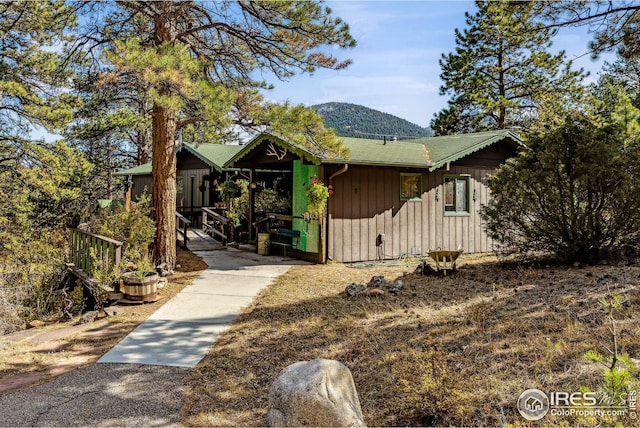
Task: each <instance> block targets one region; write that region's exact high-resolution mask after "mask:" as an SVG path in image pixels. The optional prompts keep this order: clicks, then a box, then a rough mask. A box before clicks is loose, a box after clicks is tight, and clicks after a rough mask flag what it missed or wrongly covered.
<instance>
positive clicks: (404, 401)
mask: <svg viewBox="0 0 640 428" xmlns="http://www.w3.org/2000/svg"><path fill="white" fill-rule="evenodd" d="M417 264H418V263H417V262H416V263H413V264H407V265H404V266H402V265H401V266H389V267H380V266H377V267H375V268H360V269H357V268H352V267H347V266H344V265H339V264H333V265H331V264H330V265H324V266H323V265H317V266H301V267H294V268H293V269H291V270H290V271H289V273H288V274H286V275H284V276H282V277H280V278H279V279H278V280H277V282H276V283H275V284H274V285H273V286H271V287H270V288H268V289H267V290H265V291H264V292H263V293H262V294H261V295H260V296H259V298H258V299H257V300H256V301H255V303H254V304H253V306H252V307H250V308H249V309H248V310H247V311H246V312H245V313H244V314H243V315H242V316H241V317H240V318H239V319H238V320H237V322H236V323H235V324H234V326H233V327H232V328H231V330H230V331H228V332H227V333H225V334H224V335H223V336H222V337H221V338H220V340H219V342H218V343H217V344H216V345H215V346H214V347H213V348H212V350H211V352H210V354H209V355H208V356H207V357H206V358H205V359H204V360H203V361H202V362H201V363H200V364H199V365H198V366H197V367H196V369H195V370H194V373H193V375H192V377H191V380H190V385H189V392H188V397H187V401H186V404H185V406H184V409H183V422H184V423H185V424H186V425H195V426H262V425H265V423H266V411H267V397H268V390H269V387H270V385H271V383H272V382H273V380H274V379H275V378H276V376H277V375H278V373H279V372H280V370H282V369H283V368H284V367H286V366H287V365H289V364H292V363H294V362H296V361H301V360H311V359H314V358H330V359H336V360H339V361H341V362H342V363H344V364H345V365H346V366H347V367H349V368H350V369H351V371H352V373H353V376H354V380H355V383H356V387H357V389H358V393H359V396H360V401H361V404H362V409H363V413H364V416H365V420H366V422H367V424H369V425H370V426H397V425H408V426H415V425H456V426H460V425H467V426H468V425H474V426H495V425H507V424H516V425H525V426H527V425H530V424H531V423H530V422H528V421H527V420H525V419H523V418H522V417H521V416H520V414H519V413H518V410H517V408H516V402H517V399H518V397H519V395H520V394H521V393H522V392H523V391H525V390H526V389H529V388H539V389H541V390H543V391H569V392H574V391H579V390H581V388H589V389H591V390H594V391H596V390H599V389H600V388H602V387H603V385H604V371H605V367H604V364H600V363H594V362H592V361H590V360H589V359H587V358H586V357H585V354H587V352H588V351H597V352H599V353H600V354H602V355H603V356H604V357H605V361H603V362H604V363H607V364H608V362H607V361H606V359H607V358H608V357H609V356H610V355H611V354H610V353H609V350H613V349H614V344H613V341H614V336H615V339H616V345H615V346H616V347H617V353H618V355H620V356H621V358H620V359H621V360H623V359H624V358H622V356H623V355H624V354H628V355H629V356H630V357H631V358H635V360H632V361H631V365H635V366H636V368H637V367H638V360H637V358H640V266H638V265H636V264H629V263H620V264H617V265H598V266H576V267H565V266H550V265H546V264H545V263H542V264H528V265H525V264H517V263H510V264H506V265H502V264H500V263H498V262H497V260H496V259H495V258H493V257H488V256H484V257H477V256H476V257H469V256H467V257H462V258H461V259H460V260H459V269H458V271H457V272H456V273H455V274H451V275H447V276H446V277H436V276H421V275H416V274H414V273H413V271H414V269H415V267H416V266H417ZM361 267H364V266H361ZM374 275H384V276H385V278H386V279H388V280H396V279H401V280H402V281H403V289H402V290H400V291H399V292H398V294H397V295H394V294H390V293H385V294H379V293H377V294H374V295H371V296H368V297H362V296H358V297H353V298H349V297H347V295H346V293H345V288H346V287H347V286H348V285H350V284H351V283H354V282H355V283H360V282H365V283H366V282H368V281H369V280H370V279H371V277H372V276H374ZM608 296H617V297H615V299H619V300H618V301H619V302H620V307H619V308H618V309H615V310H614V311H613V312H610V311H609V310H608V309H607V302H608V301H611V299H612V297H608ZM610 313H611V314H612V315H613V317H614V320H615V321H614V323H613V324H612V323H611V321H610V318H609V314H610ZM612 326H613V327H615V331H616V334H615V335H614V334H612V330H611V329H612V328H613V327H612ZM634 376H635V377H634V378H631V379H630V380H628V381H626V383H624V384H623V385H618V386H617V387H618V388H627V390H628V389H629V388H637V385H638V378H637V372H636V374H635V375H634ZM634 385H635V386H634ZM540 422H543V423H544V425H553V424H561V425H596V424H606V425H609V424H615V423H616V422H617V423H619V424H622V425H624V426H628V425H633V424H636V425H637V424H638V422H637V419H636V420H632V419H629V418H628V417H623V418H621V419H615V418H613V419H612V418H608V419H607V418H605V419H603V418H600V419H598V418H578V417H569V416H552V415H551V414H548V415H547V416H546V417H545V419H543V420H542V421H540Z"/></svg>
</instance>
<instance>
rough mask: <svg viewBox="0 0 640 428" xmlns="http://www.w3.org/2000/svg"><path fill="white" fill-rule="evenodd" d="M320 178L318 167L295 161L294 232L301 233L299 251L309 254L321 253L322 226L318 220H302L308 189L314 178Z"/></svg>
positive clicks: (305, 208)
mask: <svg viewBox="0 0 640 428" xmlns="http://www.w3.org/2000/svg"><path fill="white" fill-rule="evenodd" d="M319 176H320V167H319V166H318V165H305V164H303V163H302V162H301V161H299V160H296V161H293V230H298V231H300V245H298V249H299V250H302V251H305V252H307V253H318V252H320V224H319V222H318V220H310V221H306V220H305V219H303V218H302V216H303V214H304V213H305V212H307V194H306V189H307V186H308V185H309V183H310V182H311V178H312V177H319Z"/></svg>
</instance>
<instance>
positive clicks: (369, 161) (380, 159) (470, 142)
mask: <svg viewBox="0 0 640 428" xmlns="http://www.w3.org/2000/svg"><path fill="white" fill-rule="evenodd" d="M265 138H270V139H275V140H277V141H278V143H279V144H282V145H283V146H284V147H286V148H288V149H289V150H290V151H292V152H294V153H297V154H298V155H300V156H304V157H305V158H306V159H307V160H308V161H310V162H313V163H316V164H319V163H333V164H335V163H348V164H352V165H378V166H400V167H411V168H428V169H429V170H430V171H434V170H436V169H438V168H440V167H442V166H444V165H446V164H447V163H448V162H455V161H456V160H458V159H461V158H463V157H465V156H468V155H470V154H471V153H474V152H476V151H478V150H481V149H483V148H485V147H487V146H489V145H491V144H493V143H496V142H498V141H501V140H503V139H507V140H511V141H513V142H514V143H515V144H518V145H522V144H523V142H522V140H521V139H520V137H518V136H517V135H516V134H514V133H513V132H511V131H506V130H498V131H486V132H476V133H472V134H459V135H446V136H443V137H432V138H420V139H415V140H399V141H391V140H387V142H386V144H385V142H384V141H383V140H371V139H366V138H343V139H342V140H343V141H344V145H345V146H346V147H347V149H349V157H348V158H340V157H337V158H322V157H318V156H317V155H314V154H312V153H310V152H309V151H307V150H305V149H303V148H301V147H298V146H296V145H294V144H290V143H288V142H286V141H284V140H283V139H282V138H280V137H276V136H273V135H270V134H266V133H263V134H259V135H258V136H256V137H255V138H254V139H253V140H251V142H249V143H248V144H247V145H244V146H239V145H225V144H200V145H198V146H194V145H191V144H185V145H184V146H183V148H184V149H185V150H187V151H189V152H190V153H192V154H193V155H194V156H196V157H198V158H199V159H200V160H202V161H203V162H205V163H206V164H208V165H210V166H211V167H213V168H215V169H216V170H218V171H222V169H229V168H230V167H232V166H233V163H234V162H236V161H238V160H240V159H242V158H243V157H244V156H245V155H246V154H247V153H249V152H250V151H251V150H252V149H253V148H254V147H255V146H256V145H257V144H259V143H261V142H262V141H263V140H264V139H265ZM115 174H116V175H145V174H151V163H148V164H145V165H140V166H136V167H134V168H131V169H127V170H124V171H119V172H116V173H115Z"/></svg>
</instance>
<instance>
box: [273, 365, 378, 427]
mask: <svg viewBox="0 0 640 428" xmlns="http://www.w3.org/2000/svg"><path fill="white" fill-rule="evenodd" d="M267 423H268V424H269V426H272V427H292V426H298V427H299V426H324V427H366V424H365V423H364V419H363V417H362V410H361V409H360V400H359V399H358V392H357V391H356V386H355V384H354V383H353V377H352V376H351V372H350V371H349V369H348V368H347V367H346V366H345V365H344V364H342V363H340V362H338V361H335V360H324V359H316V360H312V361H300V362H297V363H295V364H292V365H290V366H289V367H286V368H285V369H284V370H282V371H281V372H280V374H279V375H278V377H277V378H276V380H275V381H274V382H273V385H271V389H270V390H269V411H268V413H267Z"/></svg>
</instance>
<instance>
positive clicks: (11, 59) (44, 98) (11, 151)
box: [0, 0, 75, 167]
mask: <svg viewBox="0 0 640 428" xmlns="http://www.w3.org/2000/svg"><path fill="white" fill-rule="evenodd" d="M74 22H75V21H74V14H73V11H72V9H71V8H69V7H68V6H67V5H66V3H65V2H64V1H63V0H48V1H28V2H27V1H25V2H0V153H1V154H0V167H3V166H4V167H8V165H9V163H11V162H12V161H15V160H16V159H21V158H22V157H24V156H28V155H29V154H32V153H31V152H30V151H29V150H25V148H24V147H23V145H24V143H26V142H28V141H30V135H31V133H32V131H33V130H34V129H35V128H36V127H38V128H44V129H46V130H48V131H51V132H54V131H59V130H60V129H61V128H62V127H63V126H64V124H65V123H67V122H68V121H69V120H70V118H71V105H72V103H73V97H71V96H68V95H66V94H64V93H61V92H60V91H59V88H60V87H61V86H63V85H64V83H65V82H66V79H67V78H69V76H70V72H69V71H65V69H64V67H63V64H62V59H61V57H60V55H59V54H58V53H57V52H55V51H54V50H52V49H47V47H50V46H53V45H54V44H56V43H60V42H61V41H63V40H64V38H65V29H66V28H68V27H70V26H72V25H73V24H74Z"/></svg>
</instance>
